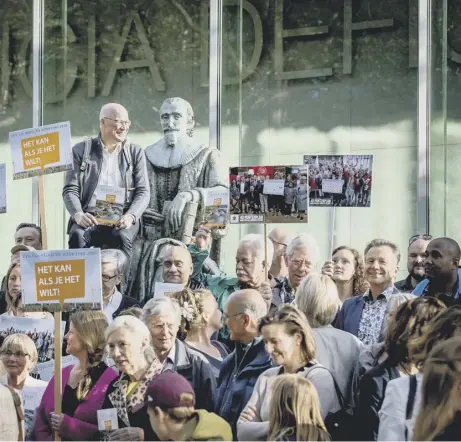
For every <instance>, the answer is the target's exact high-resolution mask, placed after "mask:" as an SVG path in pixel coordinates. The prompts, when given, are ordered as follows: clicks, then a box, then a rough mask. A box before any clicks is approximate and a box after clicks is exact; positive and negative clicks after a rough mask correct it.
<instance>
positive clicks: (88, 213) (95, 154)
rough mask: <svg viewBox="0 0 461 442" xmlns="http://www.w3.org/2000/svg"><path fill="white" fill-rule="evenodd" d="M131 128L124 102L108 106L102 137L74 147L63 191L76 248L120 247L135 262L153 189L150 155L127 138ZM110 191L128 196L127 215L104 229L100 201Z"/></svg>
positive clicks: (102, 119) (101, 119) (101, 125)
mask: <svg viewBox="0 0 461 442" xmlns="http://www.w3.org/2000/svg"><path fill="white" fill-rule="evenodd" d="M130 126H131V121H130V120H129V117H128V111H127V110H126V109H125V108H124V107H123V106H122V105H121V104H117V103H109V104H106V105H104V106H103V107H102V109H101V112H100V114H99V135H98V136H97V137H93V138H92V139H88V140H86V141H82V142H80V143H78V144H76V145H75V146H74V148H73V158H74V164H73V168H72V169H71V170H69V171H68V172H67V173H66V181H65V184H64V189H63V192H62V196H63V199H64V204H65V206H66V209H67V211H68V212H69V214H70V216H71V219H70V221H69V226H68V234H69V248H70V249H77V248H86V247H91V246H97V247H106V248H107V247H111V248H119V249H121V250H122V251H123V252H124V253H125V254H126V255H127V257H128V258H131V251H132V244H133V240H134V238H135V237H136V235H137V233H138V230H139V220H140V218H141V216H142V214H143V212H144V210H145V209H146V208H147V205H148V204H149V198H150V188H149V182H148V179H147V169H146V159H145V156H144V152H143V150H142V149H141V148H140V147H139V146H137V145H136V144H133V143H131V142H130V141H129V140H128V139H127V135H128V130H129V128H130ZM108 189H109V190H108ZM110 189H114V190H115V189H116V190H118V191H119V192H120V193H122V194H123V196H124V207H123V215H122V217H121V219H120V220H119V221H114V222H113V224H107V225H106V224H104V225H102V224H99V223H98V221H97V219H96V217H95V213H96V200H106V198H107V196H108V195H109V193H108V192H111V191H110ZM109 196H110V195H109Z"/></svg>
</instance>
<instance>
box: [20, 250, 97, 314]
mask: <svg viewBox="0 0 461 442" xmlns="http://www.w3.org/2000/svg"><path fill="white" fill-rule="evenodd" d="M100 255H101V252H100V249H73V250H34V251H31V252H20V256H21V273H22V303H23V305H24V308H25V309H26V310H27V311H40V310H44V309H46V310H48V311H59V310H61V311H72V310H75V308H76V306H77V305H78V306H79V307H80V308H81V309H88V310H94V309H99V310H100V309H101V305H102V291H101V257H100Z"/></svg>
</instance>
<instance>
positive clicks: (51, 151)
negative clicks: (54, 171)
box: [21, 132, 60, 171]
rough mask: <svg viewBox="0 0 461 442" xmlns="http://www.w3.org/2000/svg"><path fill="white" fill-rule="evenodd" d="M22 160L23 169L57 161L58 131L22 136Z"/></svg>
mask: <svg viewBox="0 0 461 442" xmlns="http://www.w3.org/2000/svg"><path fill="white" fill-rule="evenodd" d="M21 151H22V162H23V167H24V170H29V169H35V168H37V166H39V167H40V168H41V169H42V171H44V169H45V166H47V165H49V164H53V163H57V162H59V158H60V155H59V132H51V133H48V134H46V135H38V136H35V137H30V138H24V139H23V140H21Z"/></svg>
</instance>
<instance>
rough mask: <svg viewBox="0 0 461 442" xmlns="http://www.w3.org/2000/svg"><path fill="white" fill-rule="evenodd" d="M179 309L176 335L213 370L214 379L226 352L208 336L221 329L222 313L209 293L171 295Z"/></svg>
mask: <svg viewBox="0 0 461 442" xmlns="http://www.w3.org/2000/svg"><path fill="white" fill-rule="evenodd" d="M171 298H173V299H175V300H176V301H177V302H178V304H179V307H180V308H181V324H180V326H179V335H180V338H181V339H182V340H184V342H185V343H186V344H187V345H189V347H191V348H193V349H194V350H196V351H198V352H200V353H201V354H202V355H203V356H205V358H206V359H207V360H208V362H209V363H210V364H211V367H212V368H213V373H214V375H215V376H216V377H218V376H219V370H220V368H221V363H222V361H223V359H224V358H225V357H226V356H227V355H228V354H229V350H228V349H227V348H226V346H225V345H224V344H222V343H221V342H219V341H215V340H211V336H212V335H213V334H215V333H216V332H217V331H218V330H220V329H221V327H222V313H221V311H220V310H219V308H218V303H217V302H216V299H215V297H214V295H213V293H211V292H210V291H209V290H205V289H200V290H194V291H192V290H190V289H187V288H186V289H184V290H183V291H181V292H176V293H174V294H172V295H171Z"/></svg>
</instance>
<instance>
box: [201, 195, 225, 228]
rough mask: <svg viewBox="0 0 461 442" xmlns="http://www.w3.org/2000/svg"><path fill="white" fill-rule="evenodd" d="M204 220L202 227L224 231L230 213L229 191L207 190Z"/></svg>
mask: <svg viewBox="0 0 461 442" xmlns="http://www.w3.org/2000/svg"><path fill="white" fill-rule="evenodd" d="M205 199H206V201H205V208H204V212H205V213H204V220H203V221H202V222H201V223H200V225H201V226H204V227H207V228H208V229H210V230H213V229H224V228H225V227H226V224H227V220H228V212H229V189H226V188H224V187H215V188H213V187H212V188H209V189H205Z"/></svg>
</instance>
